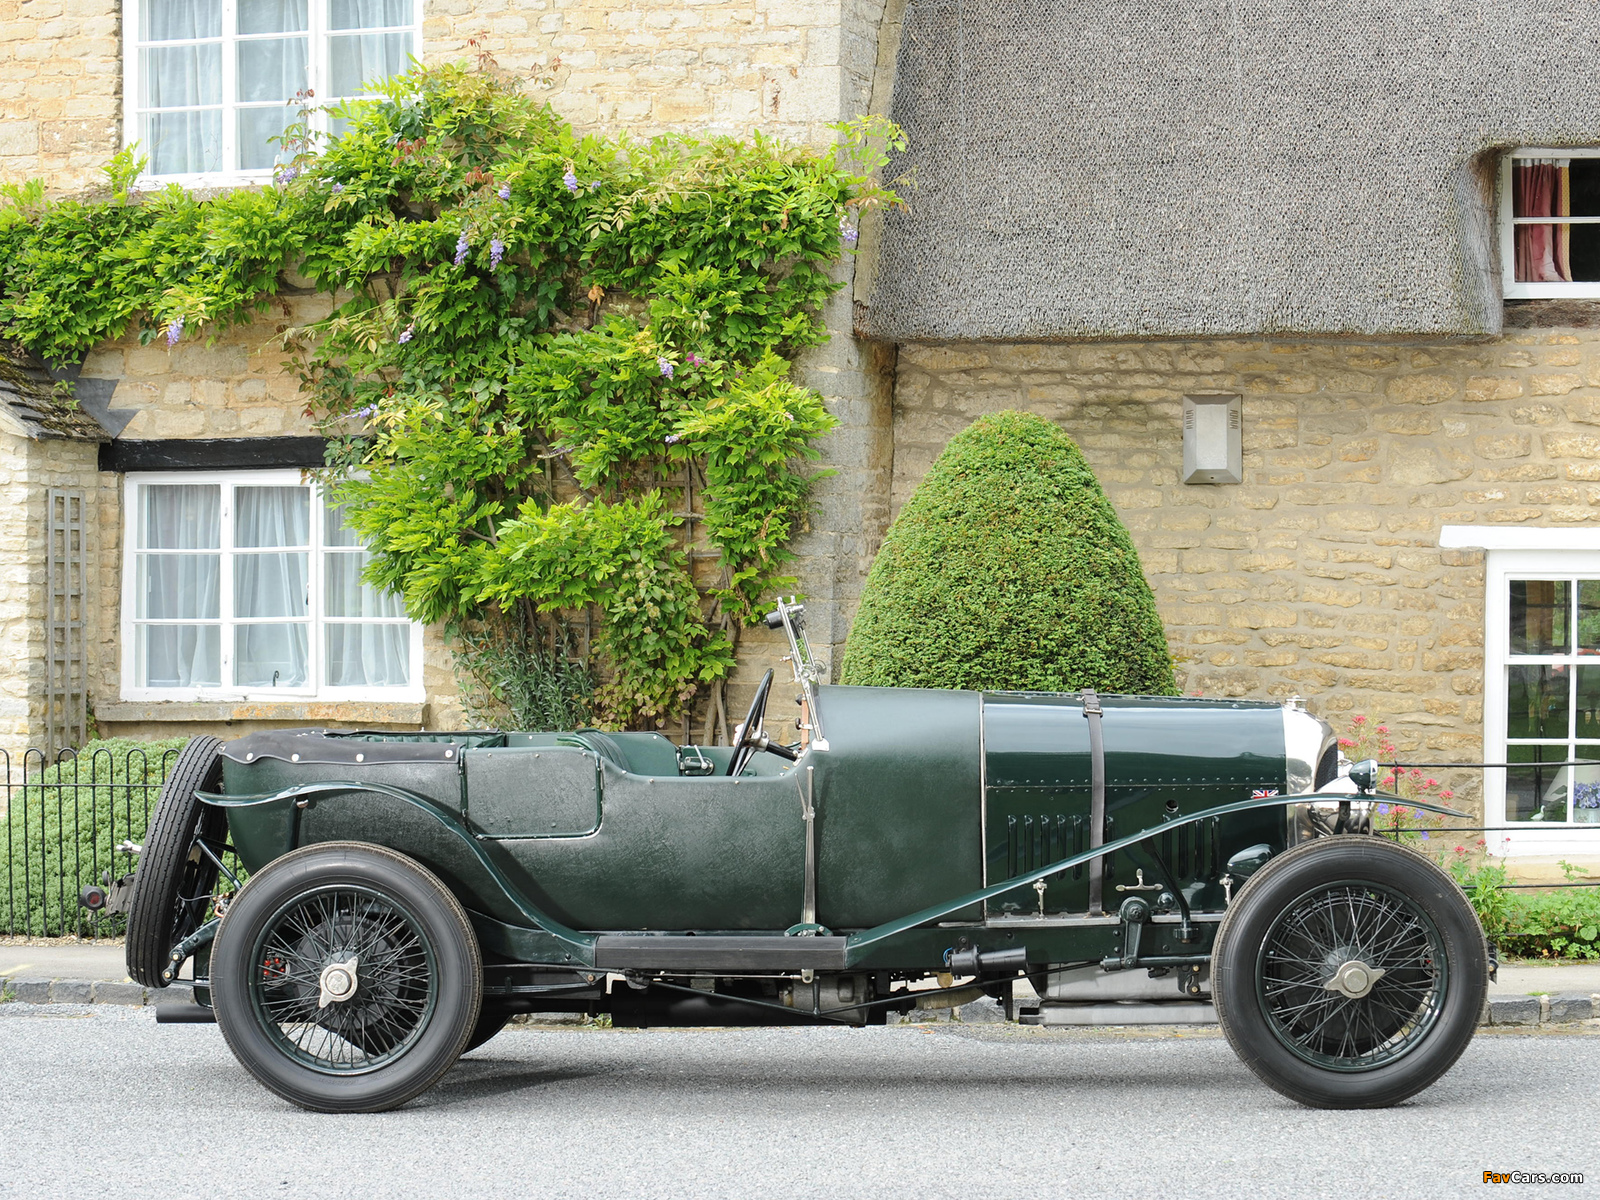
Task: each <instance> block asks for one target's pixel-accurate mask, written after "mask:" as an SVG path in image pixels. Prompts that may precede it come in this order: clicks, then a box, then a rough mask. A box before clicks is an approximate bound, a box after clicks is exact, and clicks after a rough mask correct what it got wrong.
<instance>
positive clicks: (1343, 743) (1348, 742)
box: [1339, 738, 1355, 747]
mask: <svg viewBox="0 0 1600 1200" xmlns="http://www.w3.org/2000/svg"><path fill="white" fill-rule="evenodd" d="M1339 745H1340V746H1341V747H1343V746H1354V745H1355V742H1353V741H1351V740H1350V739H1349V738H1340V739H1339Z"/></svg>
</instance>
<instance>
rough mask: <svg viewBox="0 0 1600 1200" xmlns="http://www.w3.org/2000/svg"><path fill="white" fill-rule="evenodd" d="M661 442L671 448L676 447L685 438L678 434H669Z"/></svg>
mask: <svg viewBox="0 0 1600 1200" xmlns="http://www.w3.org/2000/svg"><path fill="white" fill-rule="evenodd" d="M661 440H662V441H663V442H665V443H666V444H667V445H669V446H676V445H677V444H678V443H679V442H681V441H683V437H682V436H681V435H679V434H676V433H669V434H667V436H666V437H664V438H662V439H661Z"/></svg>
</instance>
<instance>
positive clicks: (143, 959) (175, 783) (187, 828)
mask: <svg viewBox="0 0 1600 1200" xmlns="http://www.w3.org/2000/svg"><path fill="white" fill-rule="evenodd" d="M221 749H222V740H221V739H220V738H214V737H211V736H209V735H204V736H201V737H195V738H190V739H189V743H188V745H186V746H184V748H183V749H182V750H180V751H179V752H178V757H177V759H176V760H175V761H174V762H173V764H172V770H171V771H169V772H168V773H167V780H166V782H165V783H164V784H162V786H161V798H160V799H159V800H158V801H157V802H156V811H155V815H154V816H153V817H152V818H151V820H150V827H149V828H148V829H147V830H145V835H144V849H143V850H142V851H140V854H139V866H138V869H137V870H136V871H135V872H134V876H133V898H132V900H131V902H130V903H129V906H128V938H127V951H126V958H127V963H128V974H129V975H130V976H131V977H132V978H133V979H134V980H135V981H137V982H139V983H142V984H144V986H145V987H153V988H163V987H166V986H167V984H169V983H171V982H172V978H171V975H169V974H168V971H169V970H170V971H172V972H173V973H174V974H175V973H176V969H177V967H179V966H181V965H182V964H181V963H173V962H172V961H171V957H172V948H173V947H174V946H176V945H177V944H178V943H179V942H181V941H183V939H184V938H186V937H188V936H189V935H190V934H191V933H193V932H194V931H195V930H196V929H198V928H200V926H201V925H202V924H204V923H205V921H206V920H207V919H208V918H209V916H210V907H211V906H210V896H211V893H212V892H213V891H215V890H216V883H217V867H216V864H215V863H213V862H212V861H211V860H210V859H209V858H206V857H205V856H204V855H202V854H201V853H200V852H199V851H198V850H196V849H195V848H194V843H195V839H196V838H197V837H204V838H206V839H207V840H208V841H211V842H215V843H217V844H219V845H220V844H221V843H222V841H223V838H224V835H225V834H226V832H227V828H228V818H227V814H226V813H224V812H223V811H222V810H221V809H219V808H214V807H212V806H211V805H209V804H202V803H201V802H200V801H199V800H196V799H195V796H194V794H195V792H197V791H201V792H215V791H216V790H217V788H218V786H219V785H220V783H221V781H222V757H221V754H220V753H219V752H220V751H221Z"/></svg>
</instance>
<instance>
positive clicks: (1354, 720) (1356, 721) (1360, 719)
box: [1350, 713, 1367, 725]
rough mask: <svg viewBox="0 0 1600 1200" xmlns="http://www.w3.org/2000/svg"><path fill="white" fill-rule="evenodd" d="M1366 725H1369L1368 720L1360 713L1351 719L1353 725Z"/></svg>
mask: <svg viewBox="0 0 1600 1200" xmlns="http://www.w3.org/2000/svg"><path fill="white" fill-rule="evenodd" d="M1366 723H1367V719H1366V718H1365V717H1363V716H1361V715H1360V714H1359V713H1358V714H1357V715H1356V716H1353V717H1351V718H1350V724H1352V725H1365V724H1366Z"/></svg>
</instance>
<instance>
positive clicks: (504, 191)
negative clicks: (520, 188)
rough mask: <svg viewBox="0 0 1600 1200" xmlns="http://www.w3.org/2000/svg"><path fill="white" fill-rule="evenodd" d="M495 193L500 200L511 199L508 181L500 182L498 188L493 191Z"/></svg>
mask: <svg viewBox="0 0 1600 1200" xmlns="http://www.w3.org/2000/svg"><path fill="white" fill-rule="evenodd" d="M495 195H496V196H499V197H500V199H502V200H509V199H511V185H510V184H509V183H502V184H501V185H500V187H499V190H497V191H496V192H495Z"/></svg>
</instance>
